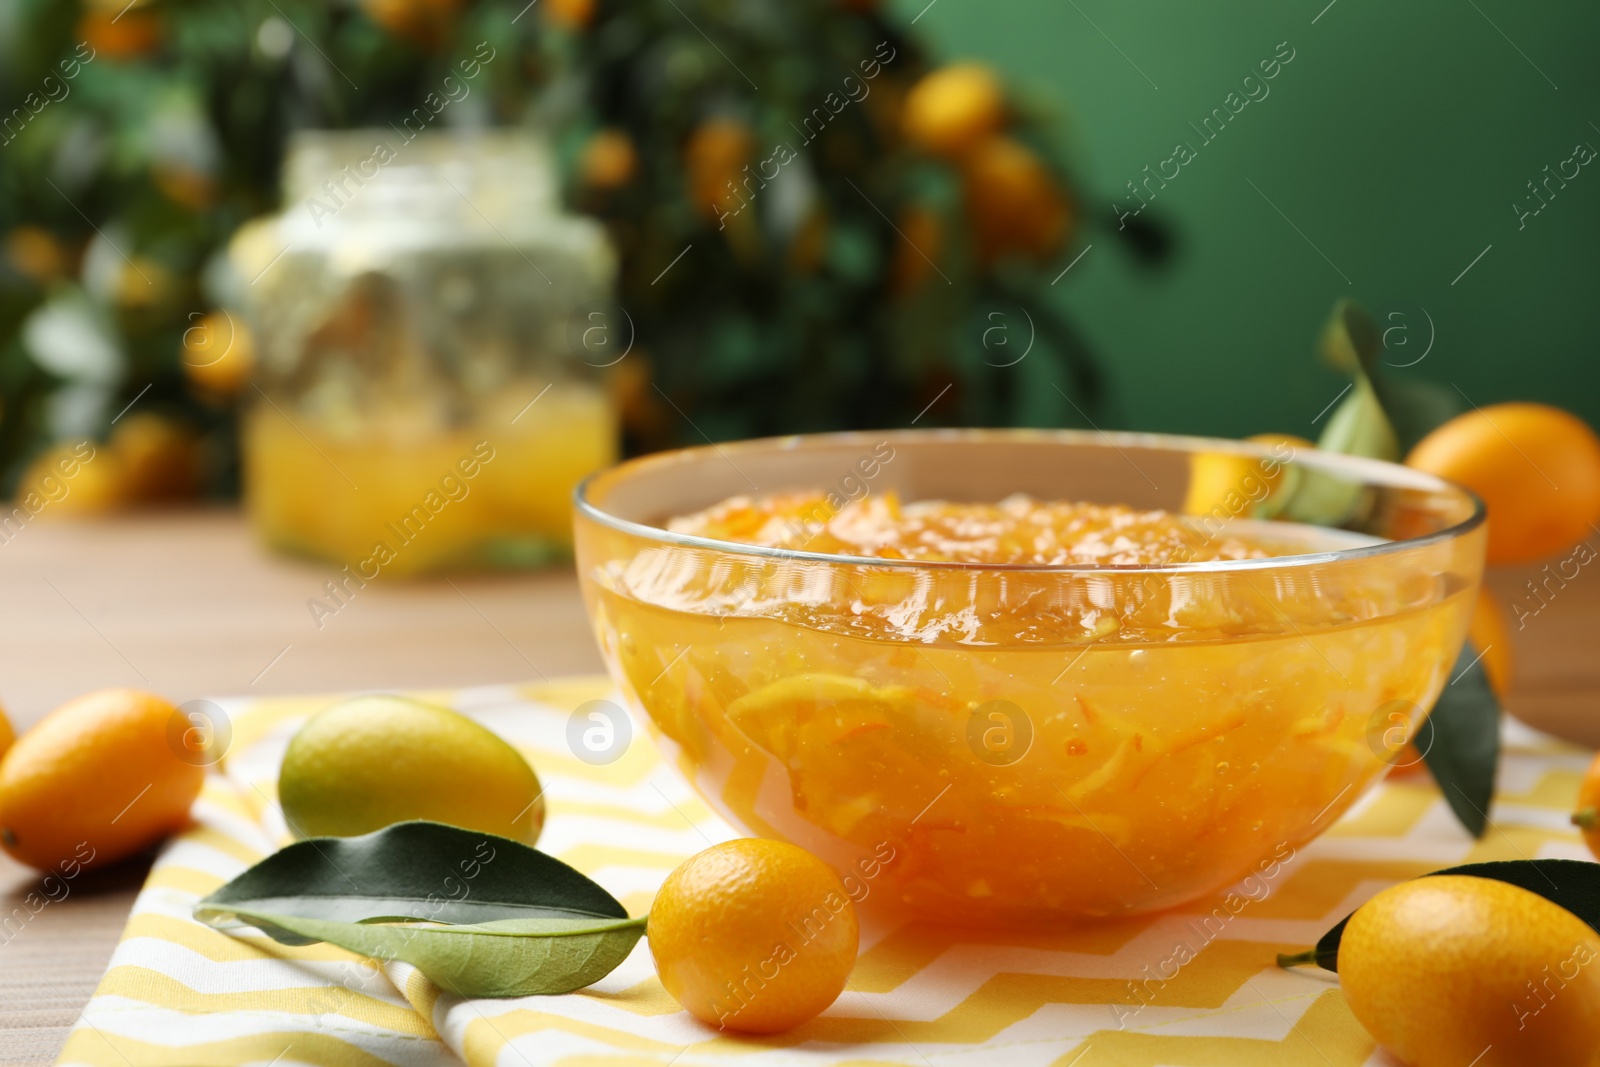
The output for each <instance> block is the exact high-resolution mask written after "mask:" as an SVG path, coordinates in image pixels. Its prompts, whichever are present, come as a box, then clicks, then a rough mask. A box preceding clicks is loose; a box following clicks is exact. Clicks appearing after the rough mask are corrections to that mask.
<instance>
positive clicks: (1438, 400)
mask: <svg viewBox="0 0 1600 1067" xmlns="http://www.w3.org/2000/svg"><path fill="white" fill-rule="evenodd" d="M1372 384H1373V386H1374V388H1376V389H1377V391H1378V399H1379V401H1381V402H1382V403H1383V410H1384V411H1385V412H1387V413H1388V415H1389V421H1390V423H1391V424H1393V426H1394V430H1395V434H1396V435H1397V436H1398V437H1399V438H1400V451H1401V453H1402V454H1404V453H1408V452H1410V451H1411V449H1412V448H1414V447H1415V446H1416V443H1417V442H1418V441H1420V440H1422V439H1423V438H1424V437H1426V436H1428V434H1430V433H1432V432H1433V431H1434V430H1436V429H1438V428H1439V427H1440V426H1443V425H1444V424H1445V423H1447V422H1449V421H1450V420H1451V419H1453V418H1455V417H1456V416H1457V415H1459V414H1461V413H1462V412H1463V411H1466V410H1467V402H1466V400H1465V398H1463V397H1462V395H1461V394H1460V393H1458V392H1456V391H1455V390H1454V389H1449V388H1446V387H1445V386H1442V385H1440V384H1439V383H1438V382H1431V381H1428V380H1427V379H1426V378H1402V377H1399V376H1398V375H1395V374H1377V375H1373V379H1372Z"/></svg>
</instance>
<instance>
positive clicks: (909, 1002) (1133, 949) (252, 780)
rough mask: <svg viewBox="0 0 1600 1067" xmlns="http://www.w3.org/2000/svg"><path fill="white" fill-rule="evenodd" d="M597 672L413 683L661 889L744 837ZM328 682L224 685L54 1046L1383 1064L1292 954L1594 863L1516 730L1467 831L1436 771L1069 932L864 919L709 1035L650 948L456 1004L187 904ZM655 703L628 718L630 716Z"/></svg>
mask: <svg viewBox="0 0 1600 1067" xmlns="http://www.w3.org/2000/svg"><path fill="white" fill-rule="evenodd" d="M609 692H610V688H609V685H608V683H607V682H606V681H605V680H603V679H594V678H588V679H577V680H573V681H568V682H555V683H547V684H542V685H537V686H526V687H494V688H481V689H472V690H463V691H458V692H448V693H427V694H417V695H419V696H423V697H425V698H427V699H433V700H437V701H440V702H443V703H447V704H449V705H451V706H453V707H455V708H457V709H459V710H461V711H462V712H465V713H467V714H469V715H472V716H474V717H476V718H478V719H479V720H480V721H482V722H483V723H485V724H486V725H487V726H489V727H490V728H491V729H493V730H495V731H497V732H499V733H500V734H501V735H502V736H504V737H506V738H507V739H509V740H511V741H512V742H513V743H514V744H516V745H517V746H518V747H519V748H520V749H521V750H522V751H523V753H524V754H525V755H526V756H527V757H528V759H529V760H530V761H531V762H532V763H533V765H534V767H535V768H536V769H537V770H538V772H539V774H540V777H541V778H542V779H543V781H544V783H545V788H546V797H547V800H548V803H549V812H550V815H549V820H548V822H547V824H546V828H545V833H544V837H543V839H542V840H541V841H540V847H541V848H543V849H545V850H546V851H548V852H550V853H552V854H553V855H555V856H558V857H560V858H561V859H562V860H565V861H566V862H567V863H569V864H571V865H573V866H574V867H577V868H578V869H580V870H582V871H584V872H585V873H587V874H589V875H590V876H591V877H593V878H594V879H595V880H597V881H598V882H600V883H601V884H602V885H604V886H605V887H606V888H607V889H609V890H610V891H611V892H612V893H613V894H614V895H616V896H617V897H618V899H620V900H621V901H622V902H623V903H624V904H626V905H627V907H628V909H629V912H630V913H632V914H642V913H644V912H645V911H647V910H648V908H649V905H650V900H651V896H652V894H653V892H654V890H655V888H656V886H657V885H659V884H660V882H661V880H662V879H663V878H664V877H665V876H666V874H667V872H668V871H670V870H671V869H672V868H673V867H674V866H676V865H677V864H678V863H679V862H680V861H682V860H683V859H684V858H685V857H687V856H689V855H691V854H692V853H694V852H697V851H699V850H700V849H702V848H705V847H706V846H707V845H708V844H710V843H714V842H717V841H721V840H725V839H728V838H732V837H736V836H738V834H737V833H736V831H735V830H734V829H733V828H732V827H730V826H729V825H727V824H726V823H725V822H723V821H722V820H721V819H720V818H718V817H717V816H716V815H715V814H714V813H713V812H712V811H711V810H710V809H709V808H708V807H707V806H706V805H705V804H704V803H703V802H702V801H701V800H700V799H699V798H698V797H697V796H696V795H695V794H694V793H693V792H692V791H691V790H690V789H689V788H688V787H687V786H686V785H685V784H684V782H683V781H682V779H681V778H680V777H679V776H678V774H677V773H676V772H675V771H674V770H673V769H672V768H671V767H670V766H668V765H666V764H664V763H663V762H662V761H661V760H660V758H659V757H658V756H657V754H656V752H655V748H654V746H653V745H652V744H651V743H650V742H649V740H648V738H646V737H644V736H643V733H642V731H641V730H638V729H636V730H635V733H634V737H633V741H632V743H631V744H630V745H628V747H627V749H626V750H625V751H624V752H623V754H622V755H621V757H620V758H619V759H617V760H616V761H615V762H612V763H610V764H609V765H606V766H592V765H590V764H589V763H586V762H584V761H582V760H580V759H578V758H576V757H575V756H574V755H573V751H572V749H570V748H569V747H568V736H569V732H568V731H569V719H570V717H571V716H572V714H573V712H574V710H575V709H577V708H578V707H579V706H580V705H582V704H584V703H585V702H587V701H590V700H594V699H599V698H604V697H606V696H607V695H608V693H609ZM335 699H336V698H332V697H325V698H293V699H281V698H280V699H267V700H232V701H219V702H218V703H219V705H220V706H221V707H222V708H223V709H224V710H225V712H226V713H227V715H228V716H229V717H230V719H231V725H232V729H233V740H232V748H231V751H230V754H229V756H228V759H227V760H226V762H225V765H224V767H225V769H224V772H223V773H216V774H213V775H211V777H210V778H209V780H208V781H207V784H206V787H205V791H204V793H203V794H202V796H201V798H200V801H199V802H198V804H197V805H196V808H195V821H194V825H193V826H192V827H191V828H190V829H189V830H187V831H186V832H185V833H183V834H182V835H181V836H179V837H177V838H175V839H174V840H172V841H171V842H169V843H168V845H167V846H166V848H165V850H164V851H163V852H162V854H161V856H160V857H159V859H158V860H157V861H156V863H155V866H154V867H153V869H152V870H151V872H150V876H149V879H148V882H147V883H146V885H145V887H144V889H143V891H142V892H141V893H140V895H139V897H138V899H137V902H136V903H135V905H134V909H133V913H132V915H131V917H130V918H129V920H128V925H127V929H126V930H125V932H124V933H123V937H122V941H121V943H120V945H119V946H118V948H117V950H116V953H115V955H114V956H113V957H112V961H111V965H110V968H109V969H108V971H107V972H106V975H105V977H104V978H103V979H102V980H101V982H100V986H99V989H98V990H97V991H96V993H95V995H94V997H93V999H92V1000H91V1001H90V1003H89V1005H88V1007H87V1008H86V1009H85V1010H84V1012H83V1015H82V1017H81V1018H80V1019H79V1021H78V1023H77V1025H76V1027H75V1028H74V1029H73V1031H72V1033H71V1035H70V1037H69V1039H68V1041H67V1044H66V1047H65V1049H64V1050H63V1052H62V1054H61V1058H60V1061H59V1062H60V1063H61V1064H72V1065H86V1067H87V1065H92V1067H157V1065H159V1067H172V1065H195V1067H243V1065H247V1064H248V1065H257V1067H264V1065H269V1064H270V1065H272V1067H293V1065H297V1064H315V1065H319V1067H320V1065H326V1067H380V1065H385V1064H388V1065H394V1067H444V1065H452V1067H459V1065H460V1064H462V1063H465V1064H468V1065H470V1067H531V1065H541V1067H542V1065H545V1064H561V1065H569V1067H601V1065H605V1067H633V1065H644V1064H655V1065H658V1067H665V1065H676V1067H706V1065H717V1064H728V1063H730V1062H734V1061H735V1060H737V1062H738V1063H740V1064H749V1065H751V1067H782V1065H801V1064H804V1065H807V1067H817V1065H830V1067H831V1065H846V1064H848V1065H857V1067H864V1065H868V1064H871V1065H876V1067H882V1065H890V1064H905V1065H909V1067H967V1065H972V1067H978V1065H986V1064H993V1063H996V1062H999V1061H1000V1060H1001V1059H1002V1058H1003V1059H1004V1062H1005V1063H1007V1064H1008V1065H1009V1067H1158V1065H1162V1067H1213V1065H1215V1067H1222V1065H1227V1067H1255V1065H1261V1067H1266V1065H1281V1064H1309V1065H1317V1067H1323V1065H1326V1067H1357V1065H1362V1064H1373V1065H1380V1064H1389V1063H1390V1062H1391V1061H1389V1060H1387V1059H1386V1058H1385V1057H1384V1054H1383V1053H1382V1052H1381V1051H1379V1050H1377V1049H1376V1048H1375V1046H1374V1044H1373V1042H1372V1040H1371V1038H1369V1037H1368V1036H1367V1035H1366V1033H1365V1032H1364V1031H1363V1030H1362V1029H1361V1027H1360V1025H1359V1024H1357V1023H1356V1021H1355V1019H1354V1018H1353V1017H1352V1016H1351V1015H1350V1013H1349V1011H1348V1010H1347V1009H1346V1007H1345V1005H1344V1001H1343V999H1342V996H1341V994H1340V993H1339V990H1338V982H1337V979H1336V978H1335V977H1334V976H1333V975H1331V974H1328V973H1327V972H1323V971H1317V970H1313V969H1304V968H1302V969H1299V970H1296V971H1292V972H1290V971H1283V970H1280V969H1278V968H1277V967H1276V966H1275V965H1274V963H1273V959H1274V955H1275V954H1276V953H1278V952H1280V951H1292V950H1298V949H1301V948H1304V947H1306V946H1309V945H1310V944H1312V943H1313V942H1315V940H1316V939H1317V938H1318V937H1319V936H1320V935H1321V934H1322V933H1323V931H1324V930H1326V929H1327V928H1328V927H1329V926H1330V925H1332V924H1333V923H1334V922H1336V921H1337V920H1338V919H1340V918H1342V917H1343V916H1344V915H1345V914H1347V913H1348V912H1349V911H1351V910H1352V909H1354V908H1355V907H1356V906H1358V905H1359V904H1360V903H1361V902H1362V901H1363V900H1365V899H1367V898H1368V897H1370V896H1371V895H1372V894H1374V893H1376V892H1377V891H1379V890H1380V889H1382V888H1384V887H1385V886H1387V885H1390V884H1392V883H1394V882H1396V881H1400V880H1402V879H1406V878H1411V877H1414V876H1417V875H1420V874H1424V873H1426V872H1428V871H1431V870H1436V869H1438V868H1440V867H1446V866H1451V865H1454V864H1457V863H1464V862H1471V861H1477V860H1491V859H1519V858H1534V857H1570V858H1587V853H1586V851H1585V850H1584V848H1583V845H1582V843H1581V842H1580V841H1579V839H1578V837H1577V835H1576V833H1575V832H1574V831H1573V830H1572V828H1571V827H1570V826H1569V825H1568V824H1567V813H1568V812H1569V811H1570V809H1571V806H1572V804H1573V800H1574V798H1575V796H1576V792H1577V787H1578V782H1579V779H1580V778H1581V776H1582V774H1583V771H1584V769H1585V768H1586V767H1587V765H1588V762H1589V758H1590V757H1589V754H1588V753H1587V752H1584V751H1580V750H1578V749H1576V748H1573V747H1570V746H1567V745H1564V744H1561V743H1559V742H1555V741H1553V740H1551V739H1549V738H1546V737H1543V736H1541V735H1537V734H1534V733H1533V732H1532V731H1530V730H1527V729H1526V728H1525V727H1522V726H1520V725H1519V724H1516V723H1510V724H1508V726H1507V733H1506V741H1507V748H1506V755H1505V760H1504V764H1503V766H1502V770H1501V777H1500V792H1499V795H1498V797H1497V800H1496V803H1495V806H1494V810H1493V811H1492V813H1491V814H1492V816H1493V826H1492V828H1491V829H1490V831H1489V832H1488V834H1486V835H1485V837H1484V838H1483V839H1482V840H1481V841H1473V840H1472V839H1470V838H1469V837H1468V836H1467V835H1466V834H1465V832H1463V831H1462V830H1461V829H1460V828H1459V826H1458V825H1457V824H1456V823H1455V821H1454V820H1453V819H1452V817H1451V815H1450V813H1449V811H1448V809H1447V808H1446V806H1445V803H1444V801H1443V799H1442V798H1441V797H1440V795H1439V793H1438V791H1437V790H1436V789H1435V788H1434V787H1433V785H1432V783H1431V781H1430V780H1429V779H1428V778H1427V776H1426V775H1416V776H1411V777H1403V778H1397V779H1393V780H1391V781H1390V782H1387V783H1385V784H1383V785H1381V786H1379V787H1378V788H1377V789H1376V790H1374V791H1373V792H1372V793H1371V794H1369V795H1368V796H1367V797H1365V798H1363V800H1362V801H1360V802H1359V803H1358V804H1357V805H1356V806H1355V808H1354V809H1352V810H1351V811H1350V812H1349V813H1348V814H1346V815H1345V817H1344V818H1343V819H1342V820H1340V821H1339V822H1338V823H1337V824H1336V825H1335V826H1333V827H1332V828H1331V829H1330V830H1329V831H1328V833H1326V834H1324V835H1323V836H1322V837H1321V838H1320V839H1319V840H1317V841H1316V842H1314V843H1312V844H1310V845H1308V846H1304V847H1302V848H1300V849H1298V850H1293V849H1288V848H1287V846H1286V847H1285V849H1284V850H1283V851H1282V852H1281V854H1280V856H1279V857H1278V859H1279V860H1280V861H1281V862H1276V861H1275V862H1273V863H1271V864H1270V865H1267V866H1265V867H1264V869H1263V870H1262V872H1261V873H1260V874H1259V875H1258V876H1256V877H1254V878H1252V879H1247V880H1245V882H1243V883H1241V884H1240V885H1239V886H1237V887H1235V888H1234V889H1233V890H1231V891H1230V892H1227V893H1221V894H1218V895H1217V896H1216V897H1214V898H1212V899H1209V900H1204V901H1199V902H1196V903H1195V904H1192V905H1189V906H1187V907H1185V908H1182V909H1180V910H1177V911H1174V912H1168V913H1166V914H1162V915H1159V916H1154V917H1148V918H1143V919H1138V920H1125V921H1118V922H1110V923H1105V924H1101V925H1096V926H1089V927H1084V928H1081V929H1076V930H1070V931H1024V932H1014V933H992V932H977V931H952V930H926V929H914V928H905V927H902V928H898V929H896V928H893V927H890V926H885V925H881V924H879V925H875V924H874V923H872V922H870V921H869V922H867V923H865V924H864V925H863V931H862V952H861V957H860V961H859V962H858V964H857V966H856V970H855V973H854V975H853V977H852V978H851V981H850V986H849V988H848V989H847V991H846V992H845V993H844V994H843V995H842V996H841V997H840V998H839V1000H838V1002H837V1003H835V1004H834V1005H833V1007H832V1008H831V1009H829V1010H828V1011H827V1012H826V1013H824V1014H823V1015H822V1016H820V1017H819V1018H817V1019H815V1020H813V1021H812V1022H810V1023H808V1024H806V1025H804V1026H802V1027H800V1028H799V1029H796V1030H794V1031H791V1032H789V1033H787V1034H781V1035H777V1036H773V1037H768V1038H759V1039H758V1038H749V1037H741V1036H735V1035H732V1034H724V1033H719V1032H717V1031H716V1030H713V1029H711V1028H708V1027H706V1026H703V1025H701V1024H700V1023H698V1022H696V1021H695V1020H694V1019H692V1018H690V1017H689V1016H688V1015H687V1014H686V1013H684V1012H683V1011H681V1010H679V1008H678V1006H677V1005H676V1004H675V1003H674V1002H673V1001H672V1000H671V998H669V997H668V996H667V994H666V993H665V991H664V990H663V989H662V988H661V985H660V983H659V982H658V981H657V980H656V978H655V974H654V970H653V968H652V966H651V962H650V957H649V952H648V949H647V947H646V946H645V944H644V943H643V942H641V943H640V945H639V946H638V948H637V949H636V950H635V951H634V953H633V955H632V956H631V957H629V959H628V960H627V961H626V962H625V963H624V964H623V965H622V966H621V967H620V968H619V969H618V970H616V971H615V972H613V973H612V974H611V975H610V976H608V977H607V978H606V979H604V980H603V981H601V982H600V983H598V984H597V985H594V986H592V987H590V988H589V989H587V990H584V991H582V992H580V993H575V994H569V995H566V996H558V997H529V998H524V999H517V1000H463V999H460V998H456V997H452V996H449V995H446V994H443V993H441V992H440V991H439V990H438V989H437V988H436V987H434V986H433V985H432V984H431V983H429V982H428V981H427V980H426V979H425V978H423V977H422V976H421V975H420V974H419V973H418V972H416V971H415V970H414V969H413V968H412V967H410V966H409V965H407V964H403V963H396V964H386V965H382V966H381V967H380V966H379V965H378V964H375V963H373V962H372V961H368V960H364V959H362V958H360V957H357V956H354V955H352V954H350V953H347V952H344V951H343V950H340V949H336V948H333V947H331V946H327V945H317V946H312V947H308V948H298V949H296V948H286V947H284V946H280V945H277V944H275V943H274V942H271V941H270V940H268V939H267V938H265V937H263V936H259V935H255V936H245V937H234V936H229V935H226V934H222V933H219V932H217V931H215V930H211V929H209V928H207V927H205V926H202V925H200V924H199V923H197V922H195V921H194V920H193V919H192V918H191V917H190V909H191V906H192V905H193V903H194V901H195V900H197V899H198V898H199V897H201V896H203V895H205V894H206V893H209V892H211V891H212V890H213V889H215V888H217V887H218V886H220V885H222V884H223V883H224V882H226V881H228V880H229V879H231V878H232V877H234V876H235V875H237V874H238V873H239V872H240V871H242V870H244V869H245V868H246V867H248V866H249V865H250V864H252V863H254V862H255V861H257V860H259V859H261V858H262V857H264V856H265V855H267V854H268V853H269V852H271V851H272V850H273V849H274V848H276V847H278V846H280V845H281V844H283V843H285V842H286V841H287V840H288V834H287V830H286V827H285V826H284V823H283V819H282V815H281V813H280V812H279V811H278V809H277V807H276V805H275V802H274V797H275V783H274V779H275V776H276V773H277V767H278V763H279V761H280V759H281V757H282V754H283V750H284V746H285V745H286V744H287V743H288V739H289V737H290V736H291V735H292V734H293V732H294V730H295V729H296V727H297V726H298V725H299V723H300V722H301V721H302V720H303V719H304V718H305V717H306V716H307V715H309V714H311V713H313V712H315V711H317V710H319V709H320V708H322V707H325V706H327V705H328V704H331V703H333V702H334V700H335ZM638 725H639V724H636V727H637V726H638Z"/></svg>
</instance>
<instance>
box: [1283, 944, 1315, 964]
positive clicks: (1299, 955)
mask: <svg viewBox="0 0 1600 1067" xmlns="http://www.w3.org/2000/svg"><path fill="white" fill-rule="evenodd" d="M1316 962H1317V950H1316V949H1314V948H1308V949H1306V950H1305V951H1304V952H1296V953H1294V954H1293V955H1290V954H1289V953H1287V952H1280V953H1278V966H1279V967H1305V966H1307V965H1313V964H1315V963H1316Z"/></svg>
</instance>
